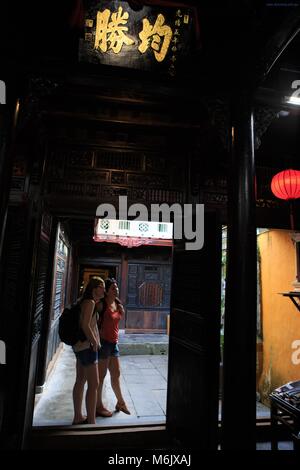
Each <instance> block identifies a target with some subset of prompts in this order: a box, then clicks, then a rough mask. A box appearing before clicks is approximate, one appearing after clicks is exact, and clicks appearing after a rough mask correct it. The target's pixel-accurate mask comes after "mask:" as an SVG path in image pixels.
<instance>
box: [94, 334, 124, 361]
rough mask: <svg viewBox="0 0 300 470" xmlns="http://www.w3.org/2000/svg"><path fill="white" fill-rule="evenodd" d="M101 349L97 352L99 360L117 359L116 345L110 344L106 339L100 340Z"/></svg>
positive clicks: (117, 350)
mask: <svg viewBox="0 0 300 470" xmlns="http://www.w3.org/2000/svg"><path fill="white" fill-rule="evenodd" d="M100 343H101V347H100V350H99V359H107V358H108V357H119V356H120V352H119V346H118V343H110V342H109V341H106V339H103V338H100Z"/></svg>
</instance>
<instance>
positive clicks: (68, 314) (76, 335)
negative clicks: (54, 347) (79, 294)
mask: <svg viewBox="0 0 300 470" xmlns="http://www.w3.org/2000/svg"><path fill="white" fill-rule="evenodd" d="M80 306H81V302H77V303H76V304H73V305H72V306H71V307H66V308H65V309H64V311H63V312H62V314H61V316H60V317H59V325H58V334H59V337H60V339H61V341H62V342H63V343H65V344H68V345H69V346H73V345H74V344H75V343H77V341H79V340H80V341H84V340H85V339H86V337H85V334H84V333H83V331H82V329H81V328H80V323H79V321H80V312H81V308H80Z"/></svg>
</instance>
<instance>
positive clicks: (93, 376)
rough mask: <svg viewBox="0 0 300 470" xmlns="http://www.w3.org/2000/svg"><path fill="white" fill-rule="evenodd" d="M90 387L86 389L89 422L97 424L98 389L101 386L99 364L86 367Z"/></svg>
mask: <svg viewBox="0 0 300 470" xmlns="http://www.w3.org/2000/svg"><path fill="white" fill-rule="evenodd" d="M85 369H86V379H87V384H88V388H87V391H86V397H85V404H86V411H87V422H88V424H96V404H97V391H98V387H99V375H98V364H91V365H89V366H86V367H85Z"/></svg>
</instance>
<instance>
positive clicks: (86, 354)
mask: <svg viewBox="0 0 300 470" xmlns="http://www.w3.org/2000/svg"><path fill="white" fill-rule="evenodd" d="M75 355H76V357H77V359H78V360H79V361H80V363H81V365H83V366H90V365H91V364H98V358H99V351H93V349H92V348H89V349H84V350H83V351H78V352H76V353H75Z"/></svg>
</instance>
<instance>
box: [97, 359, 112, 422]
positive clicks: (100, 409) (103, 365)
mask: <svg viewBox="0 0 300 470" xmlns="http://www.w3.org/2000/svg"><path fill="white" fill-rule="evenodd" d="M108 364H109V358H107V359H99V362H98V373H99V387H98V397H97V413H98V414H99V415H101V416H103V417H107V418H109V417H110V416H112V413H111V412H110V411H108V410H107V409H106V408H105V407H104V405H103V401H102V389H103V382H104V379H105V376H106V373H107V369H108Z"/></svg>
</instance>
